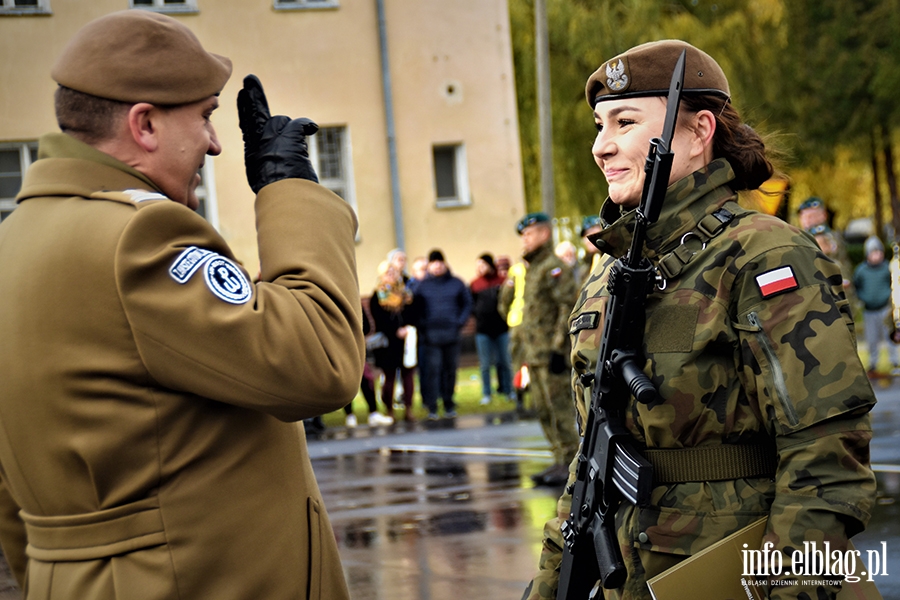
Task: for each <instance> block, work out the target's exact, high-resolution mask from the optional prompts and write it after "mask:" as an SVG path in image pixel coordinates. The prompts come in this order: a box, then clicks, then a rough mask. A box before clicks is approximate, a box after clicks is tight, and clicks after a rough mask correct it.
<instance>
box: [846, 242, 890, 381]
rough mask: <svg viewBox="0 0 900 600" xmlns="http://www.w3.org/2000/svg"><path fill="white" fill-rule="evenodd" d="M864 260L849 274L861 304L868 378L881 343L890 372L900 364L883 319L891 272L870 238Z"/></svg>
mask: <svg viewBox="0 0 900 600" xmlns="http://www.w3.org/2000/svg"><path fill="white" fill-rule="evenodd" d="M865 251H866V260H865V261H863V262H862V263H860V264H859V266H857V267H856V270H855V271H854V272H853V285H854V286H855V287H856V296H857V298H859V301H860V302H862V304H863V329H864V331H865V335H866V345H867V346H868V347H869V375H870V376H872V375H874V374H875V369H876V367H877V365H878V353H879V352H880V350H881V343H882V342H884V343H886V344H887V347H888V352H889V353H890V358H891V362H892V363H893V367H894V369H896V368H897V367H898V364H900V356H898V355H900V351H898V348H897V345H896V344H893V343H891V342H890V341H889V338H888V326H887V319H888V313H889V312H890V310H891V271H890V267H889V266H888V263H887V261H885V260H884V244H882V243H881V240H880V239H878V238H877V237H876V236H874V235H873V236H870V237H869V238H868V239H867V240H866V244H865Z"/></svg>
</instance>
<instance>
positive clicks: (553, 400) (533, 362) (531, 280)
mask: <svg viewBox="0 0 900 600" xmlns="http://www.w3.org/2000/svg"><path fill="white" fill-rule="evenodd" d="M516 230H517V231H518V232H519V235H521V236H522V247H523V253H522V258H524V259H525V260H526V261H527V262H528V270H527V271H526V273H525V294H524V301H525V303H524V307H523V313H522V324H521V325H520V331H519V334H520V336H521V337H520V340H521V344H522V353H523V356H522V360H523V362H524V363H525V364H526V365H528V373H529V375H530V378H531V384H530V385H531V395H532V398H533V399H534V406H535V409H536V410H537V413H538V419H539V420H540V422H541V427H542V428H543V430H544V435H545V436H546V437H547V441H549V442H550V449H551V450H552V452H553V459H554V464H553V465H551V466H550V467H548V468H547V469H545V470H544V471H542V472H540V473H538V474H536V475H534V476H533V477H532V479H534V482H535V483H536V484H537V485H562V484H564V483H565V482H566V479H568V476H569V463H570V462H572V459H574V458H575V453H576V452H577V451H578V432H577V431H576V429H575V427H576V426H575V406H574V404H573V403H572V392H571V389H570V385H571V381H570V377H571V367H570V366H569V363H568V359H567V356H568V353H569V340H568V335H567V332H568V328H567V325H566V323H567V321H568V318H569V312H570V311H571V310H572V304H573V302H574V299H575V296H576V294H577V293H578V290H577V288H576V287H575V277H574V275H573V273H572V268H571V267H569V266H568V265H566V264H565V263H564V262H563V261H561V260H560V259H559V258H558V257H557V256H556V254H554V253H553V231H552V229H551V226H550V218H549V217H548V216H547V215H545V214H544V213H531V214H529V215H526V216H525V217H524V218H523V219H522V220H521V221H519V224H518V225H517V227H516Z"/></svg>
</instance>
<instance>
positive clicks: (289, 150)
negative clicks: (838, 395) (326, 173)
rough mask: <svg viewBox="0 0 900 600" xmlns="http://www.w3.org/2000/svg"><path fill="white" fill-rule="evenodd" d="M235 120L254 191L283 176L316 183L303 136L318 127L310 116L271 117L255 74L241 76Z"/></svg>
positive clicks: (312, 132)
mask: <svg viewBox="0 0 900 600" xmlns="http://www.w3.org/2000/svg"><path fill="white" fill-rule="evenodd" d="M237 108H238V119H239V121H240V126H241V131H242V132H243V134H244V165H245V166H246V169H247V181H248V182H249V183H250V188H251V189H252V190H253V192H254V193H259V190H261V189H262V188H263V187H265V186H267V185H269V184H270V183H274V182H276V181H281V180H282V179H290V178H299V179H308V180H310V181H315V182H317V183H318V181H319V178H318V177H316V171H315V169H313V166H312V163H311V162H310V160H309V148H308V147H307V144H306V136H308V135H313V134H314V133H315V132H317V131H318V130H319V126H318V125H316V124H315V123H313V122H312V121H310V120H309V119H291V118H290V117H286V116H284V115H278V116H275V117H273V116H271V115H270V114H269V103H268V102H267V101H266V93H265V92H264V91H263V87H262V83H260V81H259V79H258V78H257V77H256V75H247V76H246V77H244V88H243V89H242V90H240V91H239V92H238V96H237Z"/></svg>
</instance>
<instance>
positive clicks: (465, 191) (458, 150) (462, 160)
mask: <svg viewBox="0 0 900 600" xmlns="http://www.w3.org/2000/svg"><path fill="white" fill-rule="evenodd" d="M447 148H452V149H453V158H454V161H453V180H454V184H455V187H456V195H455V196H438V183H437V179H438V172H437V163H436V162H435V160H434V158H435V151H436V150H438V149H447ZM431 174H432V181H433V183H434V203H435V206H436V207H437V208H464V207H467V206H471V205H472V192H471V189H470V188H469V167H468V161H467V160H466V145H465V143H463V142H442V143H436V144H432V146H431Z"/></svg>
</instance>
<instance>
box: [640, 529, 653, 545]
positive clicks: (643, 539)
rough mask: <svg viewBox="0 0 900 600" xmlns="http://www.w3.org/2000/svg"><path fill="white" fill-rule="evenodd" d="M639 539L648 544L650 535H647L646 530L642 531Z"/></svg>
mask: <svg viewBox="0 0 900 600" xmlns="http://www.w3.org/2000/svg"><path fill="white" fill-rule="evenodd" d="M638 541H639V542H640V543H642V544H646V543H647V542H649V541H650V536H649V535H647V533H646V532H644V531H642V532H641V534H640V535H639V536H638Z"/></svg>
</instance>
